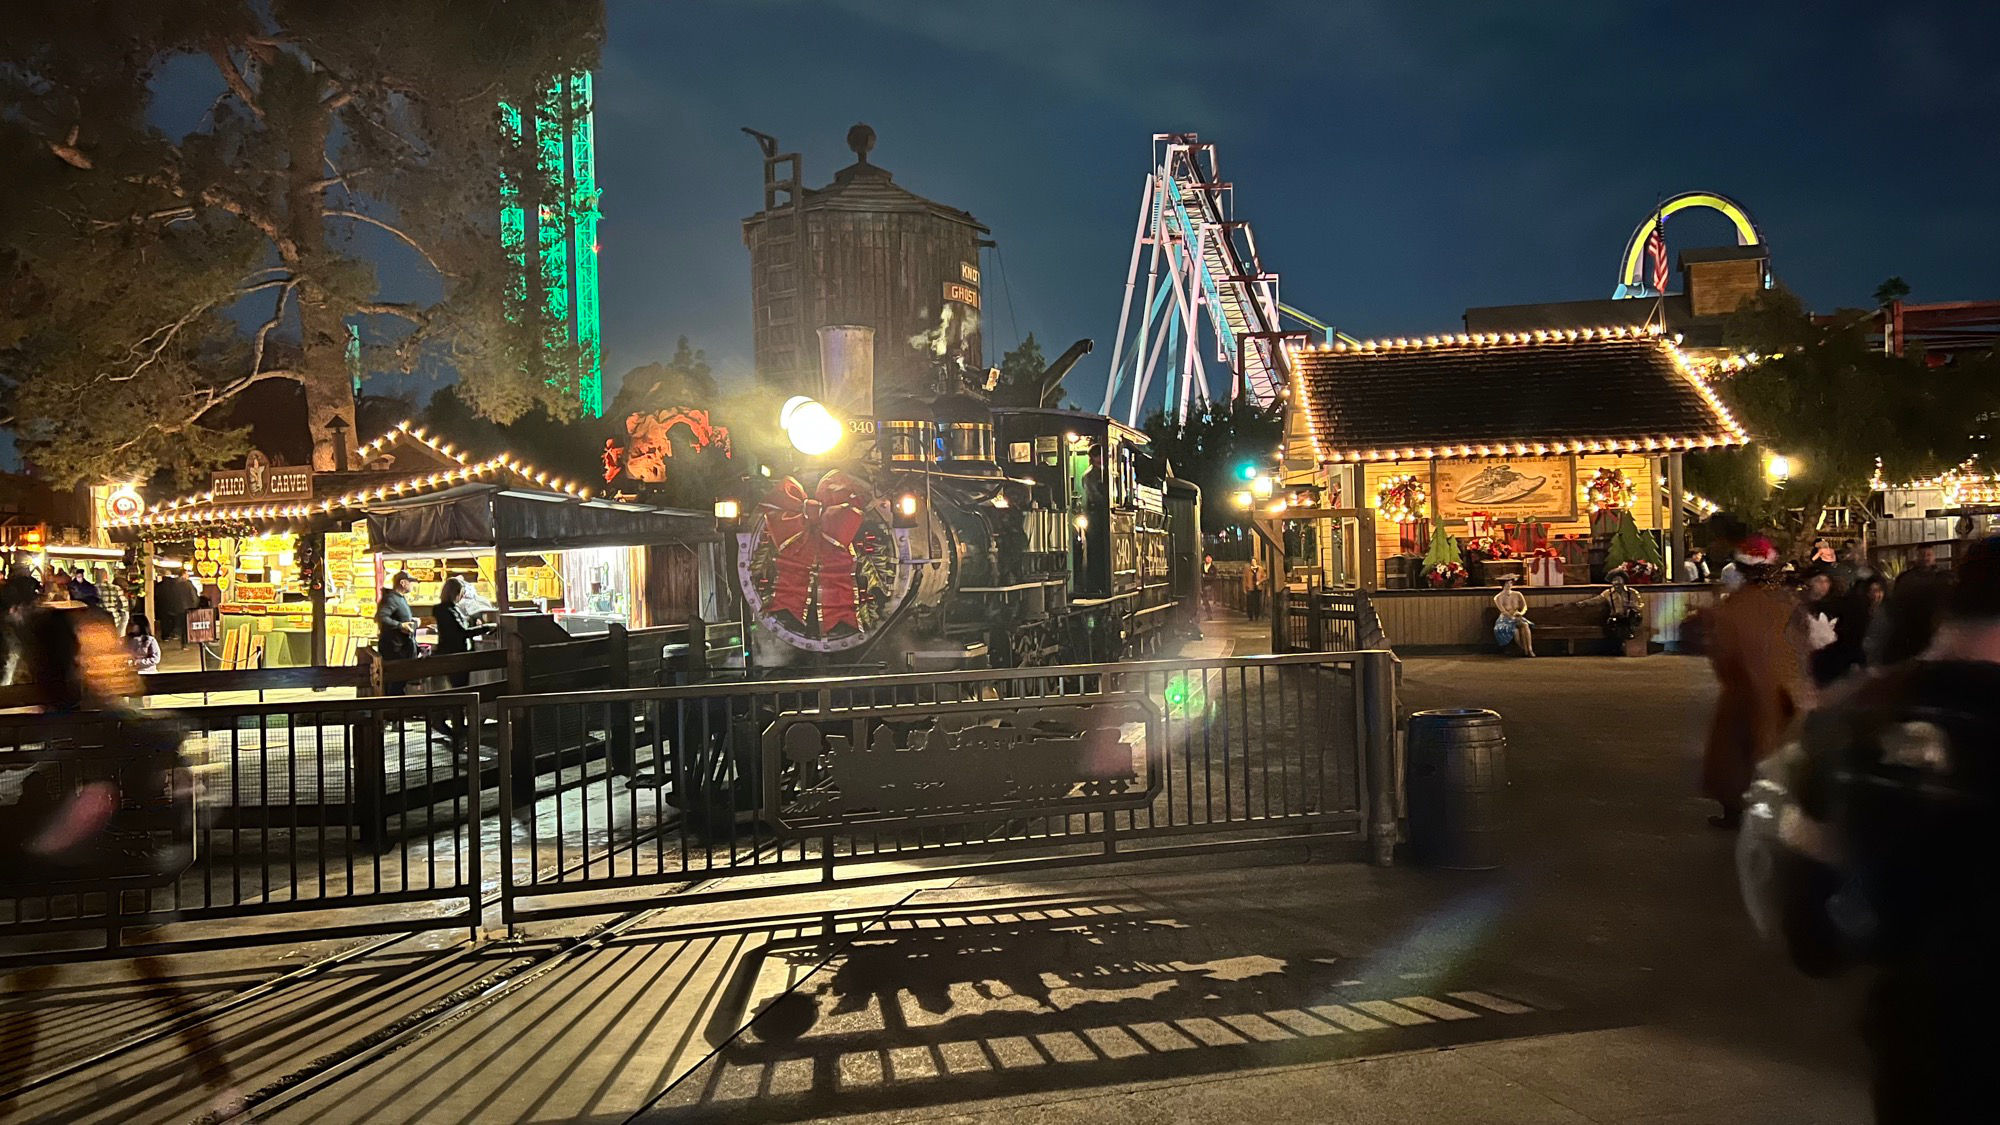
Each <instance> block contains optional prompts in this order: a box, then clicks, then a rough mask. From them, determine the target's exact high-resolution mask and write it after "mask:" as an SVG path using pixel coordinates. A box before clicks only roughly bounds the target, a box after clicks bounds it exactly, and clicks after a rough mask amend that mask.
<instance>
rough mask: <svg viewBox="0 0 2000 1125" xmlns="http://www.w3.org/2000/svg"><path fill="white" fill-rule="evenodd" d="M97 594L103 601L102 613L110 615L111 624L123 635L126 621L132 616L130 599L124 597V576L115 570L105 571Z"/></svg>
mask: <svg viewBox="0 0 2000 1125" xmlns="http://www.w3.org/2000/svg"><path fill="white" fill-rule="evenodd" d="M97 594H98V597H100V598H102V599H103V604H104V611H105V612H106V613H109V614H110V615H111V623H112V624H113V625H114V626H116V627H117V629H118V631H119V632H121V633H123V632H124V631H125V623H126V621H127V620H129V619H130V618H131V616H132V599H131V598H129V597H127V596H126V595H125V576H124V575H123V574H120V573H119V572H118V571H116V570H107V571H105V572H104V582H103V584H102V585H100V586H98V588H97Z"/></svg>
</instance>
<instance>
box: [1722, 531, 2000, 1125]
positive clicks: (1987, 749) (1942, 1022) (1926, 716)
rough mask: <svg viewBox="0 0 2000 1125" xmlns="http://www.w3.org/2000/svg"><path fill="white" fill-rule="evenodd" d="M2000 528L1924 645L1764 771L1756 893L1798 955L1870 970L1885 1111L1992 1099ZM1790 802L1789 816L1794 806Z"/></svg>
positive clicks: (1949, 1112) (1775, 933) (1974, 553)
mask: <svg viewBox="0 0 2000 1125" xmlns="http://www.w3.org/2000/svg"><path fill="white" fill-rule="evenodd" d="M1996 744H2000V539H1996V538H1989V539H1985V540H1980V541H1977V542H1974V543H1972V544H1970V545H1969V546H1968V548H1967V550H1966V551H1965V554H1964V557H1963V563H1962V564H1961V566H1960V569H1959V572H1958V576H1957V582H1956V583H1955V584H1954V585H1953V586H1952V587H1951V589H1950V590H1949V592H1948V595H1947V597H1946V599H1945V602H1944V607H1943V620H1942V623H1941V624H1940V625H1939V628H1938V630H1937V635H1936V637H1935V639H1934V641H1933V642H1932V644H1931V645H1930V646H1929V647H1928V648H1927V649H1926V650H1925V651H1924V652H1923V654H1922V655H1921V657H1920V658H1918V659H1916V660H1913V661H1908V662H1906V663H1904V664H1902V665H1900V666H1898V667H1896V668H1893V669H1890V670H1889V671H1887V672H1886V673H1884V674H1882V675H1879V676H1874V677H1871V678H1869V679H1866V680H1863V681H1859V682H1857V684H1856V685H1855V687H1854V689H1853V690H1852V691H1851V692H1848V693H1846V694H1845V695H1844V696H1843V697H1841V698H1839V699H1837V700H1833V701H1830V702H1829V703H1828V705H1827V706H1825V707H1823V708H1821V709H1820V710H1818V711H1816V712H1814V713H1813V714H1811V715H1808V716H1807V717H1806V719H1805V721H1804V722H1803V723H1802V724H1801V727H1800V735H1799V739H1798V743H1797V746H1796V749H1795V750H1788V751H1787V752H1786V754H1785V755H1783V756H1782V757H1780V758H1778V759H1775V760H1774V761H1773V763H1772V767H1773V768H1771V769H1769V770H1767V771H1766V774H1767V776H1766V778H1765V780H1763V781H1760V782H1759V783H1758V789H1757V791H1756V793H1757V795H1758V798H1759V806H1758V811H1759V816H1760V817H1766V816H1767V814H1768V816H1767V818H1768V819H1769V820H1770V821H1771V823H1770V825H1769V827H1768V828H1767V829H1764V830H1762V831H1760V832H1758V833H1753V834H1746V837H1745V838H1744V840H1742V841H1741V842H1739V846H1738V847H1739V869H1740V870H1741V871H1742V872H1743V873H1744V889H1745V892H1746V901H1747V902H1748V903H1749V905H1750V906H1751V908H1752V914H1753V917H1756V918H1757V920H1758V923H1759V928H1760V929H1761V930H1763V931H1764V932H1765V933H1766V935H1767V936H1770V937H1774V938H1775V937H1782V938H1783V939H1784V944H1785V946H1786V948H1787V949H1788V950H1789V951H1790V952H1791V954H1792V957H1793V960H1794V961H1795V963H1797V964H1798V965H1799V967H1800V968H1801V969H1804V970H1805V971H1807V972H1809V973H1811V974H1813V975H1815V976H1828V975H1832V974H1834V973H1837V972H1839V971H1841V970H1842V969H1844V968H1847V967H1849V966H1853V965H1863V966H1867V967H1869V968H1870V969H1872V970H1873V979H1872V980H1871V981H1870V982H1869V991H1868V996H1867V1000H1866V1002H1865V1004H1864V1008H1863V1014H1862V1019H1861V1025H1862V1037H1863V1040H1864V1042H1865V1043H1866V1046H1867V1049H1868V1053H1869V1055H1870V1058H1871V1061H1872V1067H1871V1070H1872V1074H1871V1086H1872V1097H1873V1101H1874V1110H1875V1119H1876V1120H1877V1121H1878V1122H1885V1123H1894V1125H1903V1123H1924V1125H1930V1123H1942V1122H1961V1121H1976V1120H1978V1119H1979V1118H1980V1117H1983V1116H1985V1115H1986V1114H1987V1113H1989V1112H1991V1108H1990V1105H1989V1103H1990V1102H1991V1100H1992V1086H1993V1080H1992V1077H1991V1075H1990V1073H1989V1071H1988V1070H1987V1067H1988V1066H1990V1065H1991V1057H1992V1044H1993V1034H1992V1030H1991V1023H1992V1013H1993V1011H1994V1010H1995V1008H1996V1005H2000V961H1997V960H1996V959H1995V958H1994V957H1993V949H1994V948H1995V946H1996V945H2000V896H1995V895H1994V894H1993V893H1992V891H1991V887H1992V883H1993V874H1992V873H1993V864H1994V859H1995V857H1996V855H2000V817H1995V816H1994V813H1993V809H1994V808H1995V805H1996V802H2000V772H1996V771H1995V770H1994V768H1993V754H1992V750H1993V747H1994V746H1995V745H1996ZM1781 813H1782V816H1781V815H1780V814H1781Z"/></svg>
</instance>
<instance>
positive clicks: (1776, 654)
mask: <svg viewBox="0 0 2000 1125" xmlns="http://www.w3.org/2000/svg"><path fill="white" fill-rule="evenodd" d="M1735 563H1736V568H1737V572H1738V573H1739V574H1741V575H1743V578H1744V583H1743V586H1742V588H1741V589H1739V590H1737V591H1736V592H1735V593H1734V594H1731V595H1730V596H1728V597H1726V598H1724V599H1722V601H1721V602H1720V603H1719V604H1717V605H1716V606H1715V608H1714V609H1711V610H1709V611H1708V612H1707V614H1706V615H1705V616H1706V618H1707V621H1706V624H1707V629H1708V660H1709V663H1710V665H1712V666H1713V667H1714V669H1715V681H1716V685H1717V687H1718V688H1719V689H1720V690H1719V692H1718V694H1717V696H1716V700H1715V717H1714V719H1713V720H1712V721H1711V722H1710V724H1709V730H1708V745H1707V748H1706V749H1705V750H1704V751H1703V753H1702V763H1701V791H1702V792H1703V793H1704V794H1705V795H1707V796H1708V797H1711V798H1713V799H1714V800H1715V802H1716V803H1717V804H1719V805H1721V806H1722V812H1721V813H1720V814H1718V815H1716V816H1712V817H1710V818H1709V819H1708V822H1709V823H1710V824H1712V825H1714V826H1715V827H1717V828H1723V829H1730V830H1734V829H1735V828H1736V827H1737V826H1738V825H1739V824H1740V823H1742V820H1743V792H1744V790H1746V789H1748V788H1749V787H1750V780H1751V776H1752V774H1753V772H1754V771H1755V770H1756V768H1757V763H1758V762H1761V761H1763V760H1764V759H1765V758H1767V757H1769V756H1770V755H1771V754H1772V753H1773V752H1774V751H1776V750H1777V748H1778V744H1779V742H1780V740H1781V739H1782V738H1783V737H1784V734H1785V731H1786V730H1787V728H1789V727H1790V726H1791V723H1792V719H1793V718H1794V717H1796V716H1797V715H1798V713H1799V712H1800V711H1803V710H1805V709H1806V708H1807V707H1809V706H1810V705H1811V697H1812V683H1811V681H1810V680H1809V679H1808V678H1807V676H1806V641H1805V636H1804V632H1805V630H1804V618H1803V614H1802V613H1801V612H1800V610H1799V604H1798V602H1797V600H1796V599H1794V598H1793V597H1792V595H1791V594H1789V593H1787V592H1786V591H1785V590H1784V589H1783V588H1782V587H1781V586H1779V585H1778V552H1777V548H1775V547H1773V546H1772V545H1771V541H1770V540H1768V539H1766V538H1764V537H1763V536H1761V535H1753V536H1751V537H1749V538H1747V539H1745V540H1744V541H1743V542H1742V544H1741V545H1739V546H1738V548H1737V552H1736V559H1735Z"/></svg>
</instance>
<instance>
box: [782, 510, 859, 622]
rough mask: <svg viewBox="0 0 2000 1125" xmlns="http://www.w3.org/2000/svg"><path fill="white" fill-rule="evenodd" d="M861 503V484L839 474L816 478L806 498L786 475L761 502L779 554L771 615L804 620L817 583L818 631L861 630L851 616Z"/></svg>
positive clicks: (852, 615) (853, 613) (853, 605)
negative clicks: (781, 613) (811, 589)
mask: <svg viewBox="0 0 2000 1125" xmlns="http://www.w3.org/2000/svg"><path fill="white" fill-rule="evenodd" d="M866 502H867V494H866V493H865V492H864V491H862V488H861V486H860V484H858V483H857V482H856V481H855V480H854V478H853V477H850V476H848V475H847V474H846V473H843V472H840V471H839V470H835V471H833V472H830V473H828V474H826V475H825V476H823V477H821V478H820V481H819V485H818V487H816V488H815V489H814V490H813V491H812V492H811V493H810V494H808V493H807V492H806V490H805V487H804V486H803V485H801V484H800V483H799V482H798V479H797V478H796V477H786V478H785V479H784V481H783V482H782V483H780V484H779V485H778V486H777V487H775V488H773V489H772V490H771V492H770V494H769V495H768V496H766V497H765V498H764V502H763V504H762V507H763V509H764V527H765V530H766V533H767V534H769V536H770V537H771V543H772V545H773V546H774V547H776V548H777V553H778V560H777V570H778V574H777V585H776V589H774V590H773V591H772V599H771V610H772V612H774V613H775V612H777V611H779V610H783V611H785V612H787V613H789V614H791V615H792V616H793V617H794V618H796V619H797V620H798V621H800V622H804V620H805V617H806V602H807V595H808V593H809V590H808V587H810V586H813V585H815V584H816V585H817V586H818V589H819V624H820V628H821V629H822V630H829V629H832V628H833V627H834V626H835V625H839V624H843V623H845V624H846V625H849V626H851V627H853V628H856V629H858V628H860V627H861V623H860V621H859V620H858V619H857V617H856V616H855V592H854V537H855V536H856V535H858V534H860V532H861V523H862V518H863V513H862V505H863V504H864V503H866ZM815 577H817V583H815V582H814V578H815Z"/></svg>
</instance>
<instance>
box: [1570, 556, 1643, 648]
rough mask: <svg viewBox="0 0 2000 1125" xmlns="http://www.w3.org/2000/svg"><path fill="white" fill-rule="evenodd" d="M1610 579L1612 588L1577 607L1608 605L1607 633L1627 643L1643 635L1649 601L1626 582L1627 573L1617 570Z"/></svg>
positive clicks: (1578, 602)
mask: <svg viewBox="0 0 2000 1125" xmlns="http://www.w3.org/2000/svg"><path fill="white" fill-rule="evenodd" d="M1606 578H1607V579H1608V580H1609V581H1610V583H1611V584H1610V585H1609V586H1606V587H1605V588H1604V589H1602V590H1600V591H1598V592H1597V594H1596V595H1595V596H1593V597H1588V598H1582V599H1579V600H1578V601H1576V602H1574V603H1572V604H1574V605H1589V604H1590V603H1592V602H1603V603H1604V633H1605V635H1606V636H1608V637H1610V638H1611V639H1612V640H1614V641H1617V642H1618V643H1619V644H1624V643H1625V642H1626V641H1629V640H1631V639H1632V638H1633V637H1635V636H1638V635H1639V627H1640V626H1641V625H1643V624H1644V623H1645V620H1646V599H1644V598H1642V597H1640V596H1639V591H1637V590H1634V589H1633V588H1632V587H1631V585H1630V584H1629V583H1627V582H1626V580H1625V572H1624V571H1622V570H1614V571H1612V572H1611V573H1610V574H1609V575H1607V576H1606Z"/></svg>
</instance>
